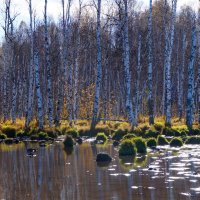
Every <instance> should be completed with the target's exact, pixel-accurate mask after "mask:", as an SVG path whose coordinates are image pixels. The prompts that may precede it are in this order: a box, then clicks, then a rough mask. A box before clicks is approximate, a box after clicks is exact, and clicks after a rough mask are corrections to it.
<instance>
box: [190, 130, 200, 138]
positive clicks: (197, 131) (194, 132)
mask: <svg viewBox="0 0 200 200" xmlns="http://www.w3.org/2000/svg"><path fill="white" fill-rule="evenodd" d="M199 134H200V129H198V128H190V129H189V132H188V135H191V136H192V135H199Z"/></svg>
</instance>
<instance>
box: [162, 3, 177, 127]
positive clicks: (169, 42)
mask: <svg viewBox="0 0 200 200" xmlns="http://www.w3.org/2000/svg"><path fill="white" fill-rule="evenodd" d="M176 5H177V0H172V16H171V20H170V25H171V26H170V30H168V29H167V26H166V25H165V61H164V68H165V73H166V75H165V82H166V83H165V87H166V89H165V91H166V102H165V104H166V106H165V107H166V121H165V123H166V124H167V125H170V124H171V87H172V86H171V59H172V50H173V43H174V32H175V21H176Z"/></svg>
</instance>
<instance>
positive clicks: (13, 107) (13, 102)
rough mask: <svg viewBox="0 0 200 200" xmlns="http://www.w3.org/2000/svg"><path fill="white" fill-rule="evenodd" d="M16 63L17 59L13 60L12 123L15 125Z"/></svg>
mask: <svg viewBox="0 0 200 200" xmlns="http://www.w3.org/2000/svg"><path fill="white" fill-rule="evenodd" d="M14 62H16V60H15V59H13V64H12V66H13V69H12V70H13V77H12V79H13V80H12V82H13V83H12V115H11V116H12V123H15V122H16V103H17V102H16V101H17V88H16V80H15V74H14V71H15V67H14V66H15V64H14Z"/></svg>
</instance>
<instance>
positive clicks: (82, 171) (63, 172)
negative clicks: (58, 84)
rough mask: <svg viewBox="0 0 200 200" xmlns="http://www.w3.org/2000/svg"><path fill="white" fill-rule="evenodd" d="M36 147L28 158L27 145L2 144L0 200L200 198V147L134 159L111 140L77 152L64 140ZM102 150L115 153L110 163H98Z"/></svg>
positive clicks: (184, 148)
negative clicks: (123, 156) (65, 146)
mask: <svg viewBox="0 0 200 200" xmlns="http://www.w3.org/2000/svg"><path fill="white" fill-rule="evenodd" d="M32 145H33V144H29V146H32ZM35 145H36V144H35ZM36 148H38V151H37V156H35V157H29V156H27V155H26V147H25V145H24V144H23V143H21V144H17V145H12V146H6V145H3V144H1V145H0V177H1V181H0V199H1V200H2V199H5V200H15V199H16V200H29V199H31V200H32V199H33V200H34V199H37V200H38V199H41V200H51V199H52V200H59V199H61V200H66V199H67V200H68V199H69V200H96V199H97V200H107V199H111V200H112V199H113V200H115V199H116V200H121V199H124V200H129V199H130V200H132V199H134V200H155V199H159V200H164V199H167V200H178V199H181V200H184V199H194V200H197V199H200V148H199V146H194V145H193V146H184V147H182V148H181V149H180V150H179V149H173V150H172V149H170V148H166V149H165V148H164V149H160V151H157V152H151V151H149V152H148V155H146V156H144V155H140V156H138V157H137V158H135V159H133V158H131V159H120V158H119V157H118V152H117V150H116V149H115V148H114V147H113V146H112V145H111V144H108V145H106V146H99V145H93V144H91V143H89V142H86V143H83V144H82V145H80V146H78V145H77V146H75V147H74V149H73V152H68V151H67V152H66V151H64V149H63V146H62V143H55V144H52V145H49V146H47V147H39V146H37V145H36ZM102 151H103V152H107V153H109V154H110V155H111V156H112V157H113V161H112V162H111V163H110V164H109V165H108V166H104V165H100V166H99V165H97V163H96V161H95V158H96V154H97V153H98V152H102Z"/></svg>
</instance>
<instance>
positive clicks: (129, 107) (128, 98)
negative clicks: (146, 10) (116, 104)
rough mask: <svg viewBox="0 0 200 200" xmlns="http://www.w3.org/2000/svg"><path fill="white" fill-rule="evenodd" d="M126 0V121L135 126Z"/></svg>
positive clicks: (124, 39)
mask: <svg viewBox="0 0 200 200" xmlns="http://www.w3.org/2000/svg"><path fill="white" fill-rule="evenodd" d="M127 4H128V3H127V0H124V7H125V10H124V11H125V13H124V17H125V19H124V30H123V48H124V53H123V55H124V56H123V57H124V58H123V61H124V71H125V87H126V111H127V114H128V121H129V123H130V124H131V126H136V120H135V116H134V113H133V104H132V98H131V75H130V58H129V53H130V48H129V36H128V5H127Z"/></svg>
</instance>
